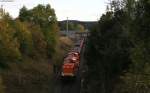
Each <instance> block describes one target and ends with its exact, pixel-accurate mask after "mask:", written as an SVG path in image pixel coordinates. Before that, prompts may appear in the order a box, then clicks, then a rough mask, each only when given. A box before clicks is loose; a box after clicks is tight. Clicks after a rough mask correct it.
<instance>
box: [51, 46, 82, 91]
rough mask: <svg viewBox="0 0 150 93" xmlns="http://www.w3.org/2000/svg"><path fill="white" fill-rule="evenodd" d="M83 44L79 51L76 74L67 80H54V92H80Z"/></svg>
mask: <svg viewBox="0 0 150 93" xmlns="http://www.w3.org/2000/svg"><path fill="white" fill-rule="evenodd" d="M83 53H84V46H83V49H82V51H81V59H80V61H81V62H80V66H79V70H78V73H77V74H78V75H77V77H76V78H75V79H74V80H67V81H62V80H61V79H57V80H56V84H55V88H54V93H80V89H81V79H82V77H81V74H82V70H83V63H84V57H83Z"/></svg>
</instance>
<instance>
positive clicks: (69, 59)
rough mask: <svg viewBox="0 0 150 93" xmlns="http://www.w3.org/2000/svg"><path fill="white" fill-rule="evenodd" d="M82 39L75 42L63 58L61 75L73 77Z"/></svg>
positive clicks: (78, 59) (75, 72)
mask: <svg viewBox="0 0 150 93" xmlns="http://www.w3.org/2000/svg"><path fill="white" fill-rule="evenodd" d="M83 43H84V39H81V40H79V41H78V42H76V43H75V45H74V48H73V49H71V50H70V52H69V53H68V54H67V56H66V57H65V58H64V60H63V65H62V70H61V77H62V78H66V77H71V78H75V77H76V76H77V73H78V69H79V66H80V54H81V51H82V48H83Z"/></svg>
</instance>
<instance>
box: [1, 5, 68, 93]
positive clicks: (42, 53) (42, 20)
mask: <svg viewBox="0 0 150 93" xmlns="http://www.w3.org/2000/svg"><path fill="white" fill-rule="evenodd" d="M0 13H1V14H2V16H0V93H53V92H52V91H53V80H52V77H53V75H52V74H53V68H52V63H54V62H55V61H57V60H58V61H59V62H60V60H61V57H62V55H63V53H60V52H59V51H58V50H61V45H60V44H58V43H60V40H59V39H60V37H59V36H58V30H59V28H58V25H57V18H56V15H55V11H54V9H52V8H51V7H50V5H38V6H36V7H34V8H33V9H27V8H26V7H25V6H24V7H23V8H21V9H20V13H19V16H18V17H17V18H16V19H13V18H12V17H10V15H9V14H8V13H6V12H4V10H3V9H0ZM61 43H62V42H61ZM64 46H65V44H64ZM65 48H66V47H65ZM61 51H63V52H64V50H61ZM57 56H59V58H58V59H57V60H55V58H56V57H57ZM54 60H55V61H54Z"/></svg>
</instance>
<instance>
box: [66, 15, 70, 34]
mask: <svg viewBox="0 0 150 93" xmlns="http://www.w3.org/2000/svg"><path fill="white" fill-rule="evenodd" d="M66 31H67V32H66V34H67V36H69V31H68V17H67V24H66Z"/></svg>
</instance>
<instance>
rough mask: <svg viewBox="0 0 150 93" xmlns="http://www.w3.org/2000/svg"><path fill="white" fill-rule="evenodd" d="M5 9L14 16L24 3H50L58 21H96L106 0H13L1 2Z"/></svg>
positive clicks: (27, 4)
mask: <svg viewBox="0 0 150 93" xmlns="http://www.w3.org/2000/svg"><path fill="white" fill-rule="evenodd" d="M2 1H7V0H0V5H3V8H4V9H5V11H7V12H9V14H10V15H11V16H12V17H13V18H16V17H17V16H18V14H19V9H20V8H22V6H23V5H25V6H26V7H27V8H28V9H31V8H33V7H35V6H37V5H38V4H50V5H51V7H52V8H54V9H55V13H56V16H57V19H58V20H59V21H61V20H66V19H67V17H68V19H70V20H81V21H96V20H98V19H99V18H100V16H101V14H102V13H104V12H105V10H106V5H107V2H108V0H13V2H2ZM9 1H10V0H9Z"/></svg>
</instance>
